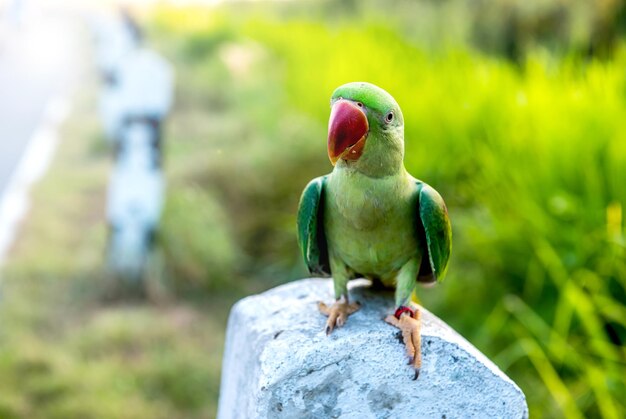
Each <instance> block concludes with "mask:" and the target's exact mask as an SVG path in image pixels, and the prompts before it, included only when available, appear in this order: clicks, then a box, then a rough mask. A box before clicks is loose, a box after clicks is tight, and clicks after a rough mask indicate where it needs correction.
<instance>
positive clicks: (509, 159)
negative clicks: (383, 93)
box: [0, 0, 626, 418]
mask: <svg viewBox="0 0 626 419" xmlns="http://www.w3.org/2000/svg"><path fill="white" fill-rule="evenodd" d="M0 4H1V3H0ZM94 7H95V6H94ZM98 7H112V6H111V4H104V3H103V4H100V3H98ZM56 8H57V9H54V10H56V11H57V13H61V14H63V13H65V15H64V16H65V17H66V18H68V16H69V17H70V18H71V19H72V21H76V19H79V20H80V19H81V16H84V13H85V11H86V10H88V9H89V7H87V6H85V5H84V4H79V2H77V4H73V5H72V4H71V3H69V4H68V3H63V5H59V4H57V5H56ZM58 9H60V10H62V12H59V11H58ZM130 10H131V11H132V13H133V14H134V16H135V18H136V19H137V21H138V22H139V24H140V26H141V27H142V28H143V29H144V31H145V42H146V43H148V44H150V45H151V47H153V48H155V49H157V50H158V51H160V52H161V53H162V54H163V55H165V56H166V57H168V59H169V60H170V61H171V63H172V64H173V65H174V67H175V71H176V79H177V85H176V98H175V106H174V109H173V110H172V112H171V115H170V116H169V117H168V120H167V122H166V128H165V133H164V140H165V170H166V176H167V179H168V180H167V181H168V192H167V200H166V206H165V211H164V214H163V218H162V223H161V229H160V231H159V234H158V240H157V247H156V249H155V254H154V256H153V258H152V260H151V262H150V263H151V265H150V273H149V278H148V280H147V282H148V288H149V290H150V292H149V293H148V294H149V296H148V298H147V299H144V300H137V299H132V298H123V297H120V296H114V297H112V296H111V293H110V292H109V288H110V286H109V282H108V281H107V278H106V275H105V274H104V273H103V269H102V267H103V257H104V253H103V249H104V246H105V241H106V235H107V232H106V223H105V220H104V206H105V202H104V200H105V195H106V192H105V191H106V182H107V176H108V172H109V170H110V165H111V163H110V160H111V150H109V148H108V147H107V145H106V142H105V141H104V140H103V134H102V127H101V125H100V123H99V120H98V114H97V91H98V90H97V89H98V87H97V86H98V83H97V76H96V71H95V69H94V64H93V52H92V50H91V45H90V44H89V42H88V41H89V28H88V27H86V26H85V27H84V28H83V29H80V30H79V31H81V30H82V32H78V33H81V34H82V37H81V39H82V40H83V42H82V47H81V49H80V50H79V52H80V55H79V57H80V59H79V61H80V63H81V64H80V66H81V68H82V71H81V72H80V74H81V75H80V76H79V77H77V79H76V80H77V81H76V83H77V86H78V88H76V89H75V93H74V95H73V107H72V112H71V114H70V117H69V119H68V121H67V122H66V123H65V124H64V125H63V127H62V130H61V138H62V142H61V144H60V146H59V149H58V150H57V154H56V157H55V160H54V162H53V164H52V167H51V169H50V171H49V172H48V174H47V175H46V176H45V178H44V179H43V180H42V181H41V182H40V183H39V184H38V185H37V186H36V187H35V189H34V191H33V194H32V202H33V203H32V206H31V211H30V212H29V215H28V218H27V219H26V220H25V222H24V223H23V225H22V228H21V230H20V234H19V235H18V238H17V240H16V241H15V243H14V245H13V247H12V249H11V251H10V253H9V255H8V257H7V260H6V262H5V265H4V267H3V268H2V277H3V283H2V301H0V417H2V418H13V417H15V418H21V417H33V418H36V417H46V418H47V417H63V418H67V417H83V418H89V417H93V418H100V417H103V418H108V417H111V418H116V417H124V418H159V417H163V418H176V417H179V418H194V417H198V418H205V417H214V416H215V412H216V405H217V397H218V394H219V378H220V363H221V356H222V350H223V339H224V329H225V326H226V320H227V315H228V310H229V308H230V306H231V305H232V304H233V303H234V302H235V301H236V300H237V299H239V298H241V297H243V296H245V295H248V294H250V293H254V292H260V291H262V290H265V289H268V288H271V287H273V286H276V285H278V284H281V283H284V282H288V281H292V280H296V279H299V278H303V277H307V276H308V274H307V272H306V271H305V268H304V265H303V263H302V261H301V260H300V259H301V258H300V253H299V249H298V247H297V244H296V232H295V213H296V209H297V205H298V199H299V196H300V193H301V191H302V189H303V187H304V186H305V185H306V183H307V182H308V181H309V180H310V179H311V178H313V177H316V176H319V175H321V174H325V173H327V172H329V171H330V170H331V165H330V162H329V161H328V158H327V156H326V127H327V121H328V116H329V106H328V104H329V97H330V94H331V92H332V91H333V90H334V88H335V87H337V86H338V85H340V84H343V83H346V82H350V81H361V80H363V81H369V82H372V83H375V84H377V85H379V86H381V87H383V88H385V89H386V90H387V91H389V92H390V93H391V94H392V95H393V96H394V97H395V98H396V99H397V101H398V102H399V104H400V106H401V107H402V110H403V113H404V116H405V121H406V127H405V128H406V148H407V152H406V161H405V163H406V166H407V169H408V170H409V171H410V172H411V173H412V174H413V175H414V176H415V177H418V178H420V179H422V180H424V181H426V182H428V183H429V184H430V185H432V186H434V187H435V188H436V189H437V190H438V191H439V192H440V193H441V194H442V196H443V197H444V198H445V200H446V202H447V204H448V208H449V211H450V216H451V218H452V223H453V233H454V241H453V255H452V261H451V265H450V269H449V275H448V277H447V278H446V280H445V281H444V282H443V283H442V284H440V285H439V286H437V287H434V288H432V289H424V290H422V291H420V298H421V300H422V302H423V304H424V305H425V306H426V307H427V308H428V309H429V310H431V311H433V312H434V313H435V314H437V315H438V316H439V317H441V318H442V319H443V320H445V321H446V322H447V323H449V324H450V325H451V326H452V327H454V328H455V329H456V330H457V331H459V332H460V333H461V334H462V335H463V336H465V337H466V338H467V339H468V340H469V341H470V342H472V343H473V344H474V345H476V346H477V347H478V348H479V349H480V350H481V351H482V352H484V353H485V354H486V355H487V356H488V357H489V358H491V359H492V360H493V361H494V362H495V363H496V364H497V365H498V366H499V367H500V368H501V369H502V370H503V371H505V372H506V373H507V374H508V375H509V376H510V377H511V378H512V379H513V380H514V381H516V382H517V383H518V384H519V386H520V387H521V388H522V389H523V391H524V393H525V394H526V396H527V399H528V403H529V406H530V412H531V417H568V418H576V417H605V418H621V417H624V416H625V415H626V347H625V346H624V343H625V340H626V253H625V246H626V242H625V237H624V234H625V230H624V222H623V205H624V204H625V203H626V130H625V129H624V127H625V125H624V124H625V123H626V7H625V4H624V2H623V1H619V0H593V1H582V0H579V1H576V0H572V1H567V2H566V1H557V0H554V1H550V0H490V1H485V0H480V1H479V0H445V1H432V0H421V1H408V0H363V1H356V0H343V1H338V0H310V1H275V2H269V1H268V2H266V1H248V2H235V1H229V2H194V1H188V2H173V1H172V2H148V1H144V2H138V3H133V4H130ZM3 42H4V43H10V42H11V38H9V37H8V36H6V37H5V38H4V39H3ZM0 54H2V51H0ZM0 96H1V95H0ZM6 99H7V98H6V97H4V98H3V97H0V101H2V100H6ZM0 141H4V140H2V139H0ZM329 296H330V288H329Z"/></svg>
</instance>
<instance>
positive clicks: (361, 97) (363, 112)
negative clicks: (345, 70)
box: [328, 82, 404, 176]
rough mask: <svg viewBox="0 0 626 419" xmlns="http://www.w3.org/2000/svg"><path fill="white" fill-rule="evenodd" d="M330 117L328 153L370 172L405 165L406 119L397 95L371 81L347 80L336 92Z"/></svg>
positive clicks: (383, 172)
mask: <svg viewBox="0 0 626 419" xmlns="http://www.w3.org/2000/svg"><path fill="white" fill-rule="evenodd" d="M330 104H331V112H330V120H329V121H328V157H329V158H330V161H331V163H332V164H333V165H347V166H349V167H353V168H355V169H356V170H358V171H360V172H363V173H365V174H367V175H369V176H385V175H386V174H390V173H393V172H395V171H397V170H398V169H399V168H400V167H402V164H403V163H402V160H403V158H404V120H403V117H402V111H401V110H400V107H399V106H398V103H397V102H396V101H395V99H394V98H393V97H392V96H391V95H390V94H389V93H387V92H386V91H384V90H383V89H381V88H380V87H377V86H375V85H373V84H370V83H364V82H355V83H348V84H344V85H343V86H340V87H338V88H337V89H335V91H334V92H333V95H332V97H331V99H330Z"/></svg>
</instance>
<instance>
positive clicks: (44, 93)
mask: <svg viewBox="0 0 626 419" xmlns="http://www.w3.org/2000/svg"><path fill="white" fill-rule="evenodd" d="M22 3H24V2H23V1H22ZM41 3H43V2H40V3H36V2H34V1H30V2H28V3H24V7H23V8H22V13H21V16H20V18H19V20H18V19H15V18H14V17H12V16H9V14H7V13H5V14H4V15H2V14H0V261H1V259H2V256H3V255H2V254H3V250H6V249H4V248H5V247H6V246H8V245H9V243H10V241H11V238H12V237H11V236H12V235H13V232H14V230H15V224H16V223H17V222H18V221H19V218H20V217H21V215H22V213H23V211H24V207H25V205H24V204H23V203H24V202H25V201H26V194H27V189H28V186H29V184H30V181H32V180H34V178H35V177H36V176H35V175H34V174H32V173H35V174H40V173H38V171H41V170H43V168H44V167H43V166H45V163H46V161H47V159H48V157H49V155H51V154H52V151H53V150H54V145H55V143H56V139H55V138H53V137H54V133H52V134H51V128H50V127H51V126H54V124H53V123H52V122H53V121H52V120H55V121H58V120H60V119H59V116H60V114H62V113H63V110H60V109H59V107H60V104H63V103H65V100H64V99H65V98H67V97H68V96H69V94H70V92H71V90H72V87H73V86H74V84H75V83H76V82H77V78H78V76H79V75H80V73H81V62H80V60H79V59H80V57H79V51H82V50H81V46H80V44H79V42H78V41H79V39H80V36H79V33H80V32H79V31H80V28H79V26H78V25H77V22H78V19H77V17H76V15H73V14H71V13H70V12H69V11H68V10H64V9H63V8H62V7H59V6H48V8H47V9H46V8H43V7H39V6H40V4H41ZM0 13H2V10H0ZM84 61H85V59H84V58H83V62H84ZM61 107H62V106H61ZM22 172H29V173H22Z"/></svg>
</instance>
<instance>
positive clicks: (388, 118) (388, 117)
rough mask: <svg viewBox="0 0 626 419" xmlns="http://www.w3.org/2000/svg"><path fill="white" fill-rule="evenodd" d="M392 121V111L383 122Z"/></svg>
mask: <svg viewBox="0 0 626 419" xmlns="http://www.w3.org/2000/svg"><path fill="white" fill-rule="evenodd" d="M391 121H393V111H392V112H389V113H388V114H387V115H386V116H385V122H387V123H389V122H391Z"/></svg>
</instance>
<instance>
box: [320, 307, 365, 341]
mask: <svg viewBox="0 0 626 419" xmlns="http://www.w3.org/2000/svg"><path fill="white" fill-rule="evenodd" d="M317 306H318V309H319V311H320V312H321V313H322V314H324V315H325V316H328V321H327V322H326V335H327V336H328V335H330V334H331V333H332V331H333V330H334V329H335V326H337V327H342V326H343V325H344V324H346V321H347V320H348V316H349V315H351V314H353V313H354V312H356V311H358V310H359V308H361V304H360V303H358V302H357V303H352V304H349V303H348V302H341V301H336V302H335V303H334V304H333V305H332V306H330V307H329V306H327V305H326V304H324V303H323V302H321V301H320V302H319V303H318V305H317Z"/></svg>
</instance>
